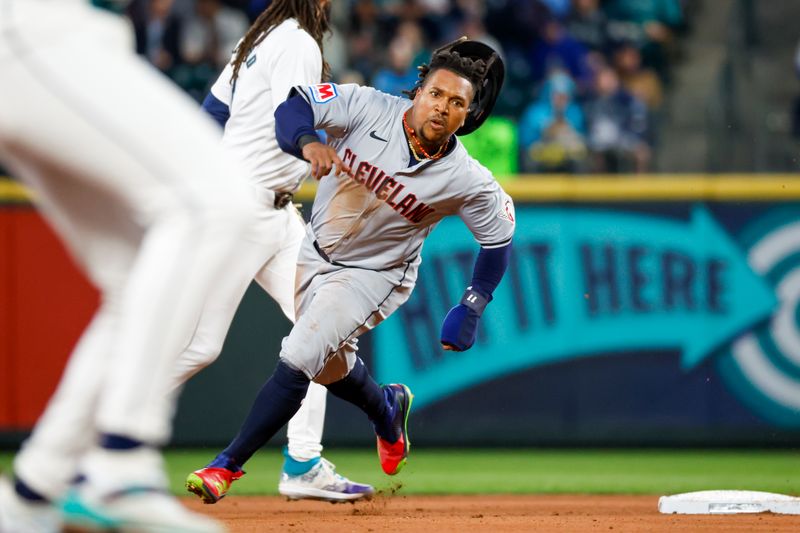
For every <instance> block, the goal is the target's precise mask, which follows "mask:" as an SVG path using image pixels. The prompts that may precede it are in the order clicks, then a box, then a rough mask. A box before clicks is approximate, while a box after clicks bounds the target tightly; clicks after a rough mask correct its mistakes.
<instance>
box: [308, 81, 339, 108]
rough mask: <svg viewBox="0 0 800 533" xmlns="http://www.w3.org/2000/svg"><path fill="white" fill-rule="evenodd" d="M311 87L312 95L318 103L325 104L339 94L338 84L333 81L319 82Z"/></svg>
mask: <svg viewBox="0 0 800 533" xmlns="http://www.w3.org/2000/svg"><path fill="white" fill-rule="evenodd" d="M309 89H311V97H312V98H313V99H314V102H316V103H318V104H324V103H325V102H329V101H331V100H333V99H334V98H336V97H337V96H339V93H337V92H336V86H335V85H334V84H332V83H318V84H317V85H312V86H310V87H309Z"/></svg>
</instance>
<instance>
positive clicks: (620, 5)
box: [603, 0, 683, 79]
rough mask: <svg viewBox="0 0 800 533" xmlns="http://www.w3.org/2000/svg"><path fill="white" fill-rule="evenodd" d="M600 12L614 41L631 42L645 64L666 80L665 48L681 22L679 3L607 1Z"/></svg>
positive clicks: (671, 1)
mask: <svg viewBox="0 0 800 533" xmlns="http://www.w3.org/2000/svg"><path fill="white" fill-rule="evenodd" d="M603 9H604V10H605V12H606V14H607V15H608V18H609V21H610V22H609V33H610V35H611V37H612V39H614V40H617V41H625V40H627V41H632V42H635V43H636V44H637V46H638V47H639V49H640V50H641V51H642V57H643V59H644V64H645V65H647V66H649V67H652V68H654V69H655V70H656V72H657V73H658V74H659V76H661V78H662V79H667V76H668V68H667V66H668V65H667V47H668V45H669V44H670V42H671V40H672V35H673V32H674V31H675V30H676V29H677V28H678V27H679V26H680V25H681V24H682V22H683V12H682V9H681V4H680V1H679V0H608V1H607V2H606V3H605V4H604V6H603Z"/></svg>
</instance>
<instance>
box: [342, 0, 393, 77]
mask: <svg viewBox="0 0 800 533" xmlns="http://www.w3.org/2000/svg"><path fill="white" fill-rule="evenodd" d="M349 26H350V32H349V42H348V47H347V48H348V52H349V54H348V55H349V57H350V61H349V64H350V67H351V68H353V69H355V70H357V71H358V72H359V74H361V76H362V77H363V78H364V79H371V78H372V73H373V72H375V69H376V68H378V58H377V57H376V52H377V51H380V50H381V47H379V45H378V43H379V42H381V41H382V40H383V39H385V37H383V36H384V35H386V33H385V31H384V30H385V28H383V27H382V22H381V12H380V10H379V9H378V5H377V4H376V3H375V0H354V2H353V8H352V11H351V18H350V24H349Z"/></svg>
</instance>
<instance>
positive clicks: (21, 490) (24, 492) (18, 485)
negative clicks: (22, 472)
mask: <svg viewBox="0 0 800 533" xmlns="http://www.w3.org/2000/svg"><path fill="white" fill-rule="evenodd" d="M14 491H15V492H16V493H17V496H19V497H20V498H22V499H23V500H27V501H29V502H33V503H46V502H49V501H50V500H48V499H47V498H45V497H44V496H42V495H41V494H39V493H38V492H36V491H35V490H33V489H32V488H30V486H28V484H27V483H25V482H24V481H22V480H21V479H20V478H18V477H15V478H14Z"/></svg>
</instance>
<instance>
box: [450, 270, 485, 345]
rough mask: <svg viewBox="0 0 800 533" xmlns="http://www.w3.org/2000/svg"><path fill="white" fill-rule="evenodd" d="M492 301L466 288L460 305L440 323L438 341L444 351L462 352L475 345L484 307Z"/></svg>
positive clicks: (451, 310)
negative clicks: (440, 328) (440, 332)
mask: <svg viewBox="0 0 800 533" xmlns="http://www.w3.org/2000/svg"><path fill="white" fill-rule="evenodd" d="M490 301H492V295H491V294H490V295H488V296H487V295H485V294H483V293H481V292H478V291H476V290H474V289H473V288H472V287H471V286H470V287H467V290H466V291H465V292H464V296H462V297H461V303H459V304H458V305H457V306H455V307H453V308H452V309H450V311H448V312H447V316H445V317H444V322H443V323H442V334H441V337H440V340H441V342H442V347H443V348H445V349H448V348H449V349H451V350H455V351H457V352H463V351H464V350H469V349H470V348H472V345H473V344H475V335H476V334H477V332H478V320H480V318H481V315H482V314H483V310H484V309H486V305H487V304H488V303H489V302H490Z"/></svg>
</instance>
